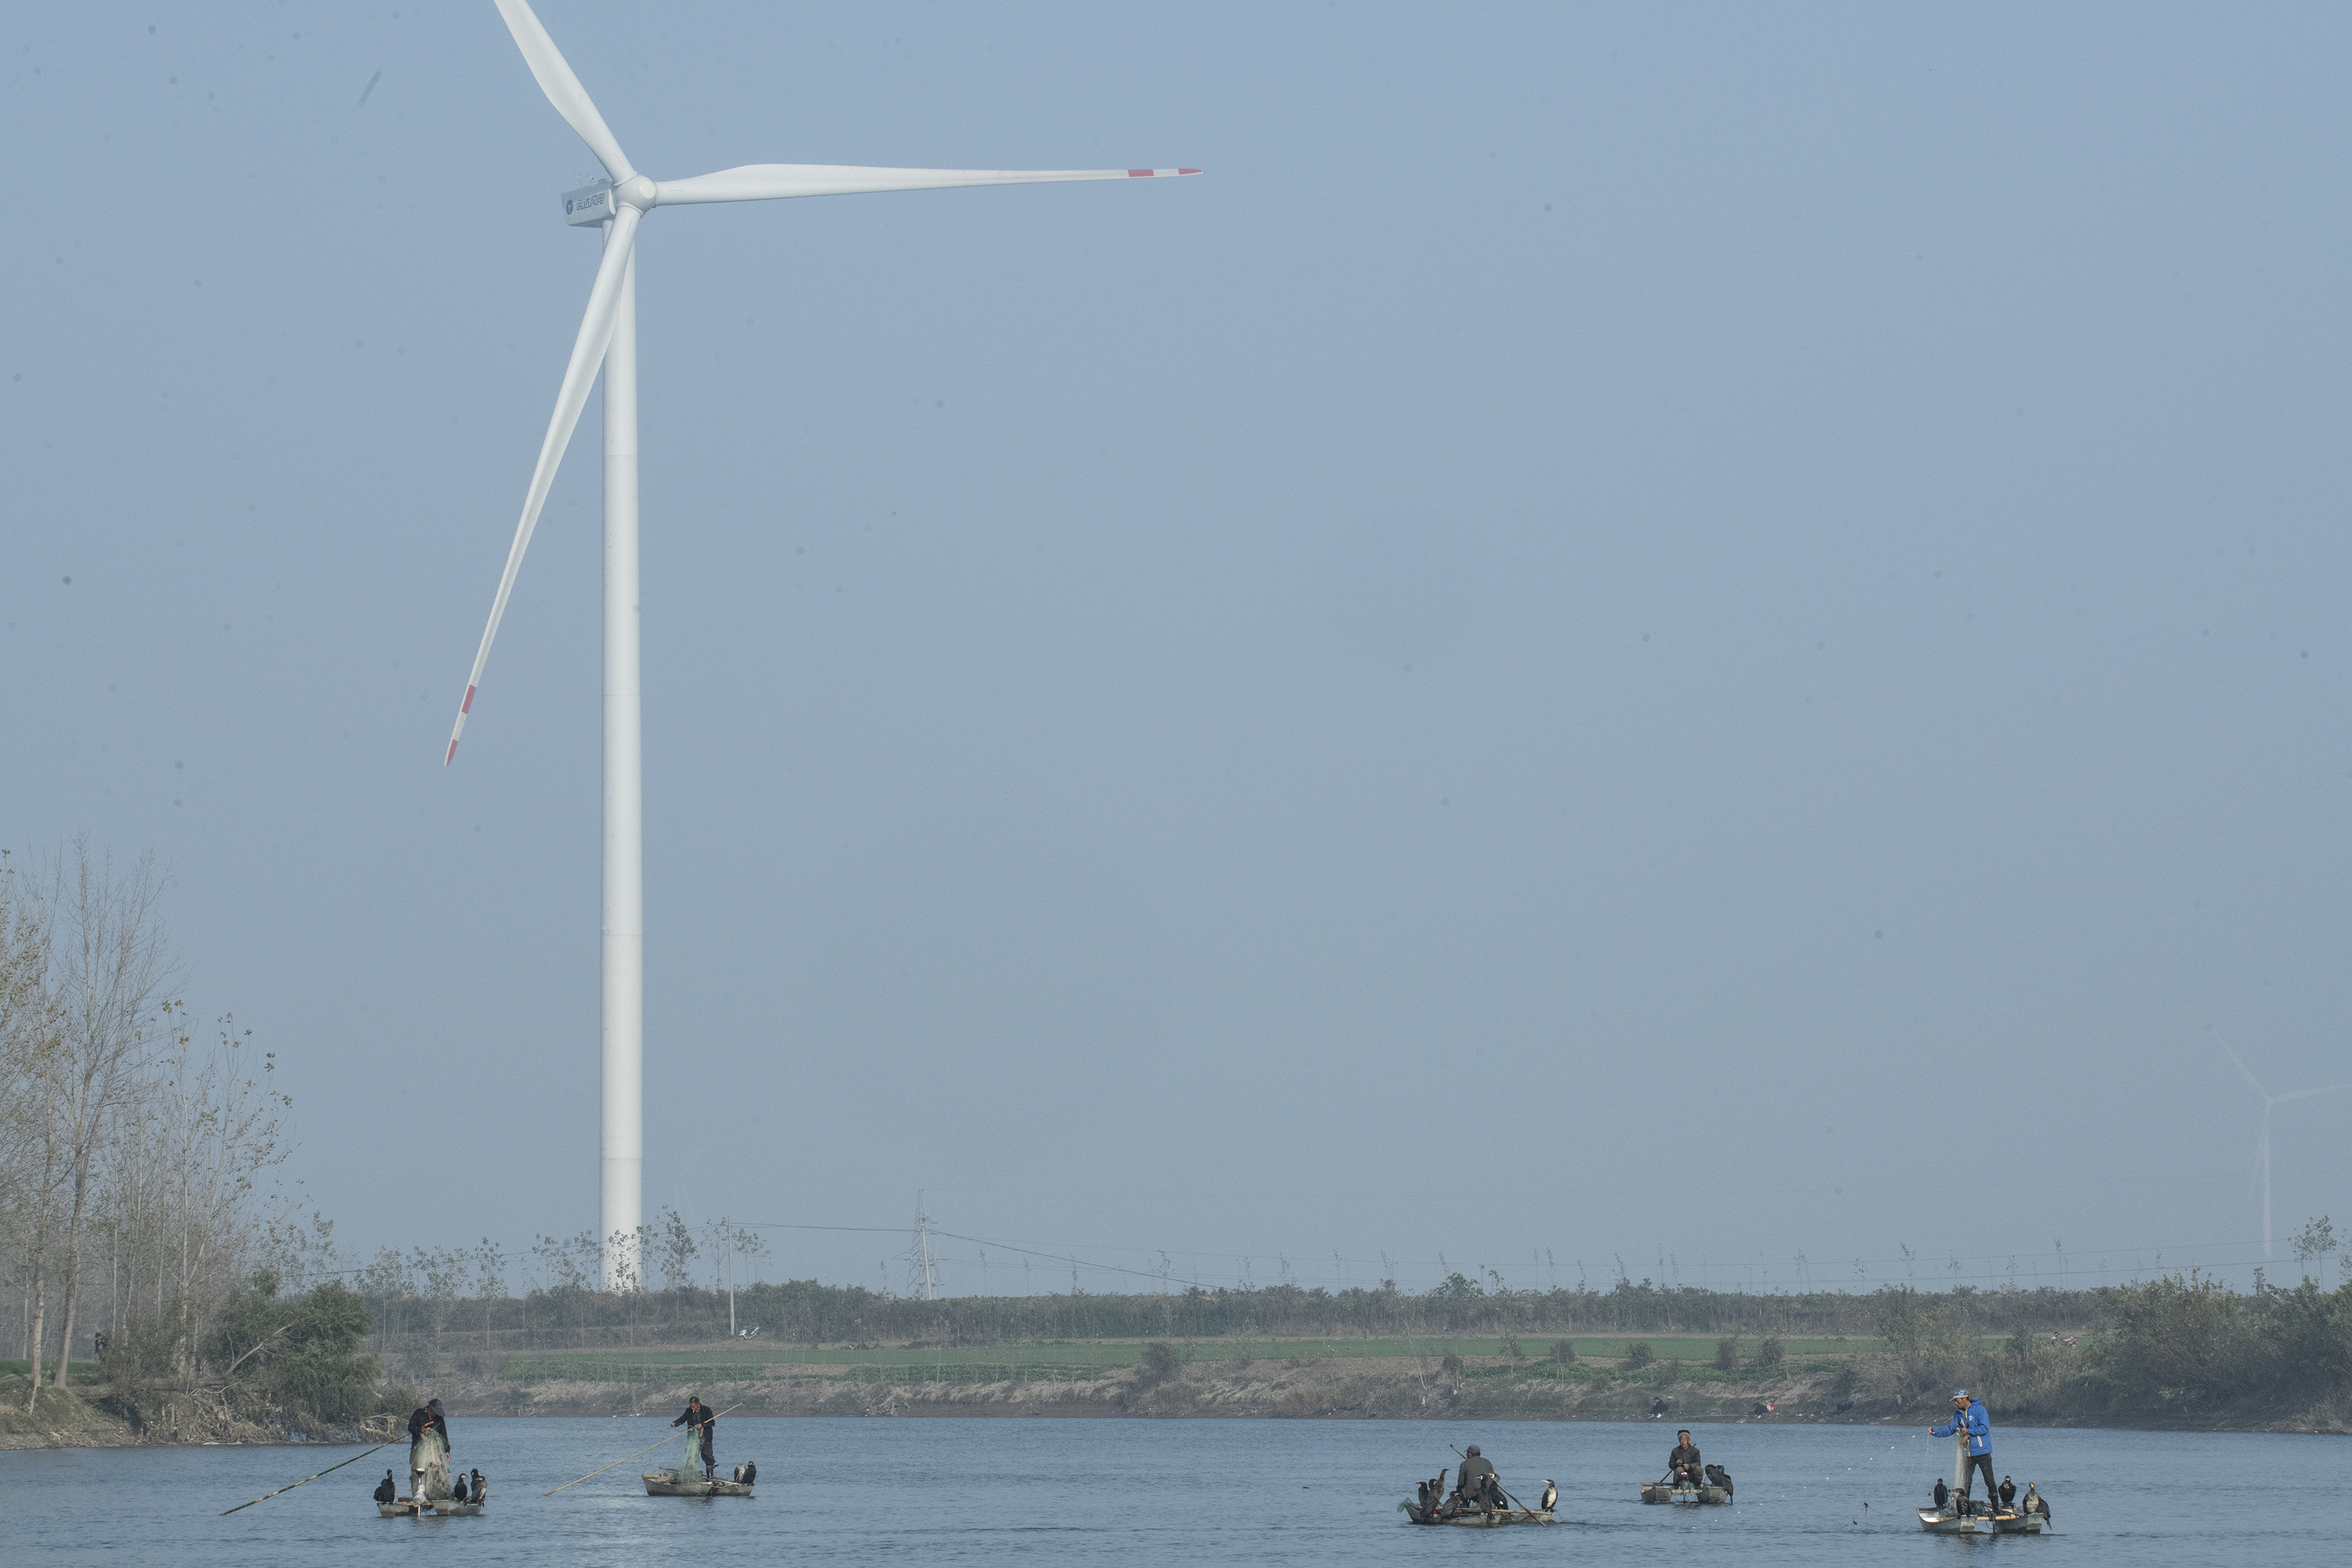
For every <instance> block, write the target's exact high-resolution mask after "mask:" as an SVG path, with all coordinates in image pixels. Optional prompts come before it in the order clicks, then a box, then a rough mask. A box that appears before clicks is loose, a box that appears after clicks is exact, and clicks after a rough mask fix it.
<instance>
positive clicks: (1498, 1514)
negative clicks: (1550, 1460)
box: [1397, 1501, 1551, 1530]
mask: <svg viewBox="0 0 2352 1568" xmlns="http://www.w3.org/2000/svg"><path fill="white" fill-rule="evenodd" d="M1397 1509H1398V1511H1400V1512H1402V1514H1403V1515H1404V1516H1405V1517H1406V1518H1407V1519H1409V1520H1411V1521H1412V1522H1413V1523H1415V1524H1464V1525H1467V1526H1469V1527H1470V1528H1471V1529H1473V1530H1492V1529H1494V1528H1496V1526H1497V1525H1504V1524H1549V1523H1550V1522H1551V1510H1549V1509H1548V1508H1496V1509H1483V1510H1482V1509H1475V1508H1461V1507H1452V1508H1432V1509H1423V1508H1421V1507H1419V1506H1417V1505H1415V1504H1413V1503H1412V1502H1409V1501H1408V1502H1401V1503H1399V1504H1397Z"/></svg>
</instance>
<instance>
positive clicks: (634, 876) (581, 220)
mask: <svg viewBox="0 0 2352 1568" xmlns="http://www.w3.org/2000/svg"><path fill="white" fill-rule="evenodd" d="M496 4H497V5H498V8H499V16H502V17H504V18H505V19H506V24H507V31H509V33H512V34H513V35H514V41H515V43H516V45H517V47H520V49H521V50H522V57H523V60H524V63H526V64H527V65H529V66H530V74H531V75H532V76H533V77H535V78H538V81H539V86H540V90H541V91H542V92H544V93H546V94H547V100H548V101H549V102H550V103H551V104H553V105H554V106H555V112H556V113H558V114H560V115H562V117H563V120H564V123H565V124H567V125H569V126H571V127H572V130H573V131H577V132H579V134H580V140H581V141H584V142H586V143H587V144H588V150H589V151H590V152H593V153H594V154H595V155H596V161H597V162H599V163H602V164H603V165H604V172H605V174H606V175H607V176H609V178H608V179H606V180H604V181H599V182H598V183H595V184H593V185H590V186H587V187H585V188H583V189H581V190H577V191H571V192H567V193H565V194H564V196H563V215H564V221H565V222H566V223H569V224H571V225H574V226H575V227H583V228H586V227H593V228H598V229H601V230H603V231H604V259H603V260H602V261H601V262H599V263H598V265H597V267H596V281H595V283H594V284H593V286H592V287H590V288H589V290H588V308H587V311H586V313H585V314H583V316H582V317H581V320H580V333H579V336H578V337H577V338H575V339H574V340H572V358H571V361H570V362H569V363H567V364H566V365H565V366H564V369H563V380H562V383H561V385H560V386H559V387H558V388H557V391H556V394H555V413H554V414H553V416H552V417H551V418H550V419H549V420H548V422H547V437H546V439H545V440H544V441H542V442H541V443H540V448H539V462H538V463H537V465H534V466H533V467H532V469H531V473H530V487H529V488H528V489H526V490H525V491H524V492H523V501H522V517H521V520H520V521H519V522H518V523H517V524H516V525H515V536H514V544H513V546H512V547H511V548H510V549H509V550H508V551H507V565H506V570H505V571H504V572H502V573H501V574H500V575H499V589H498V592H497V593H496V594H495V595H493V596H492V598H491V600H490V620H489V624H488V626H485V627H484V628H483V629H482V644H481V647H480V648H479V649H478V650H477V651H476V652H475V654H474V667H473V670H472V672H471V673H470V674H467V677H466V695H465V698H464V700H463V701H461V702H459V703H458V705H457V725H456V727H454V728H452V729H451V730H450V732H449V749H448V751H447V752H446V754H445V755H444V756H443V758H442V759H441V763H442V766H443V767H445V768H446V767H447V766H448V765H449V764H450V763H451V762H454V761H456V760H457V737H459V736H461V735H463V734H464V733H465V732H466V717H467V715H468V714H470V713H471V712H472V711H473V707H474V694H475V692H476V691H477V690H478V689H479V687H480V685H481V682H482V668H483V666H484V665H486V664H488V663H489V658H490V643H491V640H492V639H493V638H495V637H496V636H497V635H498V632H499V618H500V617H501V616H503V615H505V613H506V609H507V600H508V597H509V595H511V594H512V593H513V592H514V584H515V574H516V573H517V572H518V571H519V570H521V567H522V555H523V551H524V550H525V549H528V548H529V547H530V536H531V530H532V529H534V528H537V527H538V526H539V514H540V509H541V507H544V506H545V505H546V503H547V492H548V487H549V486H551V485H552V484H553V483H554V481H555V470H556V465H558V464H560V463H562V460H563V450H564V448H565V447H566V446H567V445H569V444H570V443H571V440H572V430H573V428H574V427H575V426H576V425H578V423H580V414H581V411H582V410H583V408H584V407H585V406H586V405H587V402H588V388H589V386H590V385H591V383H593V382H594V381H595V379H596V372H597V370H598V368H599V367H602V369H603V370H604V1142H603V1155H604V1166H603V1208H602V1218H603V1223H604V1228H603V1231H602V1232H601V1234H602V1236H603V1237H604V1242H605V1248H604V1277H605V1282H606V1284H607V1286H608V1287H612V1286H615V1285H618V1284H622V1283H625V1282H629V1281H635V1279H637V1278H638V1277H639V1276H638V1273H637V1260H636V1257H635V1239H636V1233H637V1226H638V1223H639V1221H640V1219H641V1218H643V1216H644V1212H645V1210H644V1176H645V1103H644V1092H645V896H644V894H645V834H644V798H643V792H642V789H641V784H642V778H643V774H642V751H641V747H640V745H639V738H638V737H639V724H638V721H639V712H640V710H639V691H638V684H637V281H636V263H635V246H636V237H637V225H639V224H640V223H642V222H643V221H644V220H645V216H646V214H648V213H650V212H652V211H653V210H654V209H655V208H656V207H664V206H683V205H688V204H700V203H705V202H765V201H775V200H779V199H782V198H784V197H790V196H844V195H856V194H859V193H867V192H877V191H926V190H940V189H944V188H947V187H950V186H958V185H1021V184H1034V183H1042V182H1046V181H1060V180H1139V179H1150V178H1154V177H1158V176H1166V175H1176V174H1197V173H1199V172H1200V171H1199V170H1198V169H867V168H856V167H848V166H842V165H835V164H824V163H750V164H745V165H743V166H742V167H740V168H735V169H721V170H719V172H717V173H715V174H698V175H695V176H694V177H692V178H690V179H685V180H651V179H648V178H646V176H645V175H643V174H640V173H639V172H637V170H636V167H635V165H634V164H632V163H631V162H629V159H628V155H627V154H626V153H625V152H622V151H621V143H620V141H618V140H617V139H616V138H614V135H613V133H612V131H610V130H608V129H607V128H606V127H605V124H604V116H603V115H601V114H599V113H597V112H596V106H595V104H594V103H593V101H591V100H590V99H589V97H588V90H587V89H585V88H583V87H582V86H581V85H580V78H578V77H577V76H574V75H573V74H572V68H571V67H570V66H569V65H567V64H565V63H564V59H563V56H562V53H561V52H560V51H558V50H557V48H556V47H555V40H554V39H552V38H551V37H548V35H547V29H546V28H545V27H544V26H541V25H540V20H539V17H538V16H535V15H534V14H533V13H532V11H531V8H530V5H528V4H526V3H525V0H496Z"/></svg>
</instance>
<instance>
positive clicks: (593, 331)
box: [441, 206, 644, 768]
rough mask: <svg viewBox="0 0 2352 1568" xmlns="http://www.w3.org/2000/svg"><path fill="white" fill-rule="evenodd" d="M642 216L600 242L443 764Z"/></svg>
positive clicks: (606, 333)
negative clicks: (599, 256) (584, 310)
mask: <svg viewBox="0 0 2352 1568" xmlns="http://www.w3.org/2000/svg"><path fill="white" fill-rule="evenodd" d="M643 216H644V214H641V213H639V212H638V211H637V209H636V208H635V207H631V206H624V207H622V208H621V210H620V212H619V213H618V214H615V215H614V219H613V233H612V236H611V237H610V238H609V239H607V240H606V241H605V242H604V260H603V261H602V262H600V263H598V264H597V267H596V282H595V284H594V285H593V287H591V288H590V289H589V290H588V309H587V313H586V314H585V315H583V316H582V317H581V319H580V335H579V337H577V338H575V339H573V340H572V362H571V363H570V364H568V365H566V366H564V368H563V384H562V387H560V388H559V389H557V392H556V394H555V413H554V416H553V417H552V418H551V419H550V420H549V421H548V422H547V439H546V440H545V441H542V442H541V443H540V447H539V465H538V466H537V467H535V468H533V469H532V470H531V471H530V489H528V490H526V491H525V492H524V493H523V498H522V520H521V521H520V522H519V523H517V524H516V525H515V537H514V544H513V546H512V547H511V548H510V549H508V551H507V569H506V570H505V571H503V572H502V573H500V574H499V591H498V593H497V594H496V595H495V596H494V597H493V598H492V599H491V600H490V623H489V624H488V626H485V627H483V628H482V645H481V646H480V647H479V648H478V649H477V650H476V651H475V653H474V669H473V673H472V674H469V675H467V677H466V696H465V700H464V701H462V702H460V703H459V704H458V705H457V727H455V728H454V729H452V730H450V732H449V749H448V752H447V753H446V755H445V756H443V758H441V766H442V767H444V768H446V767H448V766H449V764H450V763H452V762H455V761H456V760H457V737H459V736H461V735H463V734H465V733H466V716H467V714H469V713H471V712H473V711H474V690H475V688H476V687H478V686H479V685H481V684H482V667H483V666H484V665H485V664H488V663H489V662H490V643H491V642H492V641H493V640H494V639H495V638H496V637H497V636H498V634H499V619H500V617H502V616H504V615H505V614H506V612H507V600H508V598H509V596H510V595H511V594H512V593H513V592H514V585H515V574H516V573H517V572H519V571H520V570H522V552H523V551H524V550H526V549H530V535H531V530H532V529H534V528H538V527H539V513H540V508H541V507H544V506H546V505H547V490H548V486H551V485H552V484H554V483H555V470H556V465H559V464H561V463H562V461H563V449H564V448H565V447H566V446H568V445H570V444H572V430H573V429H574V428H575V427H576V426H577V425H578V424H579V423H580V411H581V410H582V409H583V408H585V407H586V406H587V405H588V389H589V388H590V387H591V386H593V385H594V384H595V381H596V370H597V367H598V366H600V365H602V364H603V363H604V350H605V349H606V348H607V347H608V346H609V345H610V344H611V343H612V341H613V319H614V316H615V315H617V314H618V311H619V305H620V298H621V281H622V279H623V278H625V277H627V276H628V269H629V253H630V251H631V250H632V249H634V248H635V245H636V238H637V224H638V222H639V220H640V219H642V218H643Z"/></svg>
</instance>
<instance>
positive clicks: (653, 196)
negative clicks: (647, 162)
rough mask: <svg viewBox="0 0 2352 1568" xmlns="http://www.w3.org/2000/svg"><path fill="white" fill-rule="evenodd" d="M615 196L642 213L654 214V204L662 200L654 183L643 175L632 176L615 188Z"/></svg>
mask: <svg viewBox="0 0 2352 1568" xmlns="http://www.w3.org/2000/svg"><path fill="white" fill-rule="evenodd" d="M613 194H614V195H615V196H617V197H619V198H620V199H621V201H622V202H623V203H625V204H627V205H629V206H632V207H635V208H636V209H637V211H639V212H641V213H649V212H652V211H653V210H654V204H655V203H656V202H657V201H659V200H661V193H660V192H659V191H657V190H656V188H655V186H654V183H653V182H652V181H651V180H648V179H646V177H645V176H644V175H643V174H632V175H630V176H629V177H628V178H627V179H625V180H624V181H622V182H621V183H619V184H617V185H615V186H614V187H613Z"/></svg>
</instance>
